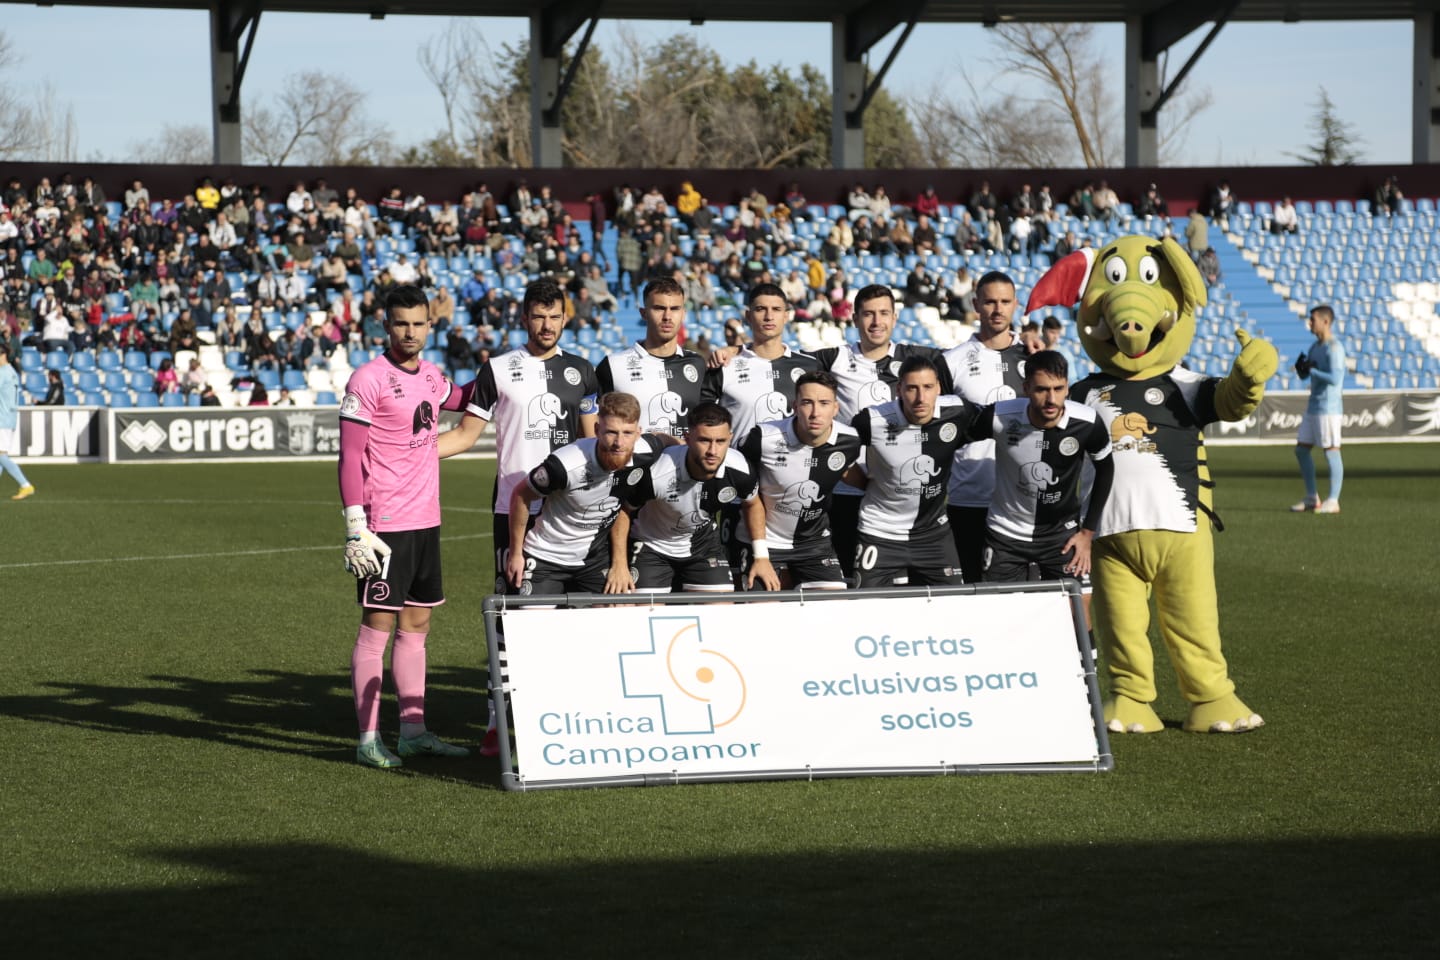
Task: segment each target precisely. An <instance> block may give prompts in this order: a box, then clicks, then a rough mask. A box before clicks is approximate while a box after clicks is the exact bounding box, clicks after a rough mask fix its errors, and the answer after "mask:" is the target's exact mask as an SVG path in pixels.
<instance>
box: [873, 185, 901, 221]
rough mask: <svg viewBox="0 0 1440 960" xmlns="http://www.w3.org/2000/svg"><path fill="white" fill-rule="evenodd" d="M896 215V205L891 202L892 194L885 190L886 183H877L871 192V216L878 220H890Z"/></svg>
mask: <svg viewBox="0 0 1440 960" xmlns="http://www.w3.org/2000/svg"><path fill="white" fill-rule="evenodd" d="M894 215H895V212H894V205H893V204H892V203H891V202H890V195H889V194H888V193H886V192H885V185H884V184H882V183H877V184H875V190H874V192H872V193H871V194H870V216H871V217H873V218H874V219H877V220H881V219H883V220H889V219H890V218H891V217H892V216H894Z"/></svg>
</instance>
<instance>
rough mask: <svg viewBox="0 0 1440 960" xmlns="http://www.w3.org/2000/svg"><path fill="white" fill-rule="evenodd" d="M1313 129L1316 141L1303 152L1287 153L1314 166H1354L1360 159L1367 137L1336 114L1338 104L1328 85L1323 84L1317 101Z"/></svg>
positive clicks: (1311, 127)
mask: <svg viewBox="0 0 1440 960" xmlns="http://www.w3.org/2000/svg"><path fill="white" fill-rule="evenodd" d="M1310 132H1311V134H1312V135H1313V136H1314V137H1315V139H1314V141H1313V142H1311V143H1310V144H1309V145H1308V146H1307V147H1305V149H1303V150H1301V151H1300V152H1299V153H1290V154H1287V156H1291V157H1294V158H1295V159H1296V160H1299V161H1300V162H1301V163H1304V164H1308V165H1310V166H1312V167H1350V166H1354V165H1355V164H1356V163H1358V162H1360V160H1361V154H1360V145H1361V144H1362V143H1364V140H1363V139H1361V137H1360V135H1359V134H1357V133H1356V132H1355V128H1354V127H1352V126H1351V125H1350V124H1349V123H1346V122H1345V121H1344V120H1341V119H1340V118H1339V117H1338V116H1337V115H1336V113H1335V103H1334V101H1332V100H1331V99H1330V93H1329V91H1327V90H1326V89H1325V88H1324V87H1320V95H1319V97H1317V98H1316V100H1315V114H1314V116H1312V117H1311V118H1310Z"/></svg>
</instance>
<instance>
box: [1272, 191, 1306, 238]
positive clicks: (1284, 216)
mask: <svg viewBox="0 0 1440 960" xmlns="http://www.w3.org/2000/svg"><path fill="white" fill-rule="evenodd" d="M1270 232H1271V233H1274V234H1285V233H1299V232H1300V214H1299V213H1298V212H1297V211H1296V209H1295V204H1294V203H1292V202H1291V201H1290V198H1289V197H1281V198H1280V202H1279V203H1278V204H1276V205H1275V213H1274V214H1273V215H1272V216H1271V217H1270Z"/></svg>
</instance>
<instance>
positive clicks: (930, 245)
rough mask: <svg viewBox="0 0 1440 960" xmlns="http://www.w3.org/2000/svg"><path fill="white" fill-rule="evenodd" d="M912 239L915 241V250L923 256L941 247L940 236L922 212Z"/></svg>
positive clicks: (916, 222)
mask: <svg viewBox="0 0 1440 960" xmlns="http://www.w3.org/2000/svg"><path fill="white" fill-rule="evenodd" d="M911 239H912V240H914V242H915V252H916V253H918V254H921V255H922V256H923V255H926V254H931V253H934V252H936V250H938V249H939V247H938V244H939V237H938V235H937V234H936V232H935V227H934V226H933V225H932V224H931V223H930V218H929V216H927V215H926V214H923V213H922V214H920V217H919V218H918V219H917V220H916V221H915V232H914V234H913V235H912V237H911Z"/></svg>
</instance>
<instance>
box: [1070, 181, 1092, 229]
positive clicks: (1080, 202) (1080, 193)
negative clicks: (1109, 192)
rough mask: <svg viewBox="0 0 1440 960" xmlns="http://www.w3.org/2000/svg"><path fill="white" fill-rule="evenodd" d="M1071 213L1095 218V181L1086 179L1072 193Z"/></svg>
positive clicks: (1087, 218) (1086, 217)
mask: <svg viewBox="0 0 1440 960" xmlns="http://www.w3.org/2000/svg"><path fill="white" fill-rule="evenodd" d="M1070 213H1071V215H1072V216H1077V217H1080V218H1081V219H1084V220H1093V219H1094V218H1095V182H1094V181H1093V180H1086V181H1085V182H1084V183H1082V184H1081V185H1080V186H1078V187H1076V188H1075V192H1074V193H1072V194H1070Z"/></svg>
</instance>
